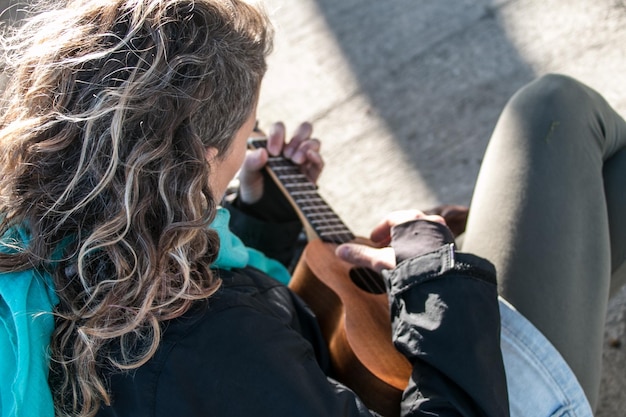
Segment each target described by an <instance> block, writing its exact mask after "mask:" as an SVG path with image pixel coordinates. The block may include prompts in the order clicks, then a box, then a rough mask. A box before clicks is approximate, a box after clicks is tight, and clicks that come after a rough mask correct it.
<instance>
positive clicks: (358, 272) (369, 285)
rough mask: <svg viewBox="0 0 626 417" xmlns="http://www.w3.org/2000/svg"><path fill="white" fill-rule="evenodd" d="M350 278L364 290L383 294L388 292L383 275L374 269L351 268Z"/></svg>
mask: <svg viewBox="0 0 626 417" xmlns="http://www.w3.org/2000/svg"><path fill="white" fill-rule="evenodd" d="M350 279H351V280H352V282H354V284H355V285H356V286H357V287H359V288H360V289H362V290H363V291H367V292H369V293H372V294H383V293H384V292H386V289H385V282H384V281H383V277H382V276H380V274H379V273H378V272H376V271H374V270H373V269H369V268H352V269H351V270H350Z"/></svg>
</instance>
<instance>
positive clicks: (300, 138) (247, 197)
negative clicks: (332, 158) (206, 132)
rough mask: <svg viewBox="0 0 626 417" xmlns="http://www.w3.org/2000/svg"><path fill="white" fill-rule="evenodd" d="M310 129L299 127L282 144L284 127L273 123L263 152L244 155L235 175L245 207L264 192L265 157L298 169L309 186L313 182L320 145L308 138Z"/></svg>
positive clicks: (318, 167)
mask: <svg viewBox="0 0 626 417" xmlns="http://www.w3.org/2000/svg"><path fill="white" fill-rule="evenodd" d="M312 133H313V126H312V125H311V124H310V123H307V122H305V123H302V124H300V126H298V128H297V129H296V131H295V133H294V135H293V137H292V138H291V140H289V142H286V140H285V138H286V136H287V135H286V130H285V125H284V124H283V123H282V122H277V123H274V124H273V125H272V126H271V127H270V130H269V134H268V135H267V149H256V150H253V151H248V153H247V154H246V158H245V160H244V162H243V165H242V167H241V171H240V172H239V183H240V184H239V198H240V199H241V201H243V202H244V203H246V204H254V203H256V202H257V201H259V200H260V199H261V197H262V196H263V191H264V183H263V181H264V179H263V174H262V172H261V170H262V169H263V167H264V166H265V164H266V163H267V159H268V157H269V155H272V156H278V155H281V154H282V156H284V157H285V158H287V159H290V160H291V161H293V162H294V163H295V164H297V165H299V166H300V167H301V169H302V173H303V174H305V175H306V176H307V177H308V178H309V180H310V181H311V182H313V183H316V182H317V179H318V178H319V176H320V174H321V172H322V169H323V168H324V161H323V159H322V157H321V155H320V146H321V143H320V141H319V140H318V139H315V138H312V137H311V135H312Z"/></svg>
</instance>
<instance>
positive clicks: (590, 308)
mask: <svg viewBox="0 0 626 417" xmlns="http://www.w3.org/2000/svg"><path fill="white" fill-rule="evenodd" d="M462 249H463V251H465V252H470V253H475V254H478V255H481V256H483V257H485V258H487V259H489V260H491V261H492V262H493V263H494V264H495V266H496V268H497V271H498V277H499V278H498V280H499V285H500V293H501V295H502V296H503V297H504V298H506V299H507V300H508V301H510V302H511V303H512V304H513V305H514V306H515V307H516V308H517V309H518V310H519V311H520V312H521V313H522V314H523V315H524V316H526V318H528V319H529V320H530V321H531V322H532V323H533V324H534V325H535V326H536V327H537V328H538V329H539V330H541V331H542V332H543V334H544V335H545V336H546V337H547V338H548V339H549V340H550V341H551V342H552V343H553V345H554V346H555V347H556V348H557V349H558V350H559V352H560V353H561V354H562V356H563V357H564V359H565V360H566V361H567V363H568V364H569V365H570V367H571V368H572V370H573V371H574V373H575V374H576V376H577V377H578V379H579V381H580V383H581V385H582V387H583V389H584V391H585V393H586V395H587V398H588V399H589V402H590V403H591V405H592V407H593V408H595V405H596V402H597V397H598V389H599V385H600V375H601V363H602V344H603V332H604V323H605V318H606V309H607V302H608V298H609V295H610V292H611V291H614V290H616V289H618V288H619V286H621V285H622V284H623V283H624V279H623V278H624V277H623V276H619V275H625V274H624V273H623V272H626V267H624V266H625V262H624V261H625V259H626V123H625V122H624V120H623V119H622V118H621V117H620V116H619V115H618V114H617V113H616V112H615V111H614V110H613V109H612V108H611V107H610V106H609V105H608V104H607V103H606V101H605V100H604V99H603V98H602V97H601V96H600V95H599V94H598V93H596V92H595V91H593V90H591V89H590V88H589V87H586V86H584V85H582V84H580V83H579V82H577V81H575V80H573V79H571V78H568V77H565V76H560V75H548V76H545V77H542V78H540V79H538V80H537V81H535V82H533V83H531V84H529V85H528V86H526V87H524V88H523V89H522V90H520V91H519V92H518V93H517V94H516V95H515V96H514V97H513V98H512V99H511V100H510V102H509V103H508V104H507V106H506V108H505V109H504V111H503V113H502V115H501V117H500V120H499V121H498V124H497V126H496V128H495V131H494V133H493V136H492V138H491V141H490V142H489V145H488V148H487V151H486V154H485V158H484V161H483V165H482V167H481V171H480V174H479V177H478V181H477V185H476V190H475V192H474V197H473V199H472V204H471V208H470V217H469V219H468V225H467V230H466V233H465V236H464V241H463V248H462ZM620 267H622V268H621V271H618V270H619V269H620Z"/></svg>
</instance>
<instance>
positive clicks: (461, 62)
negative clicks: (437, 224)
mask: <svg viewBox="0 0 626 417" xmlns="http://www.w3.org/2000/svg"><path fill="white" fill-rule="evenodd" d="M264 3H265V4H266V7H267V9H268V12H269V13H270V15H271V16H272V18H273V21H274V23H275V25H276V31H277V35H276V48H275V51H274V53H273V55H272V57H271V58H270V69H269V72H268V74H267V77H266V80H265V83H264V86H263V90H262V94H261V106H260V109H259V117H260V119H261V121H262V122H264V123H265V124H266V125H267V124H269V122H270V121H274V120H283V121H285V122H286V123H287V126H292V127H293V126H295V125H296V124H297V123H298V122H299V121H302V120H309V121H312V122H314V124H315V129H316V136H318V137H319V138H321V139H322V140H323V155H324V157H325V160H326V163H327V165H326V169H325V173H324V174H323V177H322V179H321V181H320V194H322V195H323V196H324V197H325V198H326V200H327V201H328V202H329V203H330V205H331V206H332V207H334V208H335V210H336V211H337V213H338V214H339V215H340V216H341V217H342V218H343V219H344V221H345V222H346V224H348V225H349V226H350V227H351V228H352V229H353V231H355V232H357V233H358V234H362V235H367V234H368V233H369V230H370V228H371V227H372V226H373V225H374V224H375V223H376V222H377V221H378V220H379V219H380V218H381V217H382V216H383V215H384V214H385V213H387V212H388V211H390V210H394V209H398V208H407V207H416V208H429V207H431V206H434V205H436V204H439V203H455V204H468V203H469V202H470V199H471V195H472V190H473V186H474V183H475V179H476V176H477V173H478V169H479V166H480V162H481V158H482V154H483V152H484V149H485V146H486V144H487V141H488V139H489V136H490V133H491V130H492V129H493V127H494V124H495V121H496V119H497V117H498V115H499V112H500V110H501V109H502V107H503V105H504V104H505V102H506V101H507V100H508V98H509V97H510V96H511V94H512V93H513V92H514V91H515V90H516V89H517V88H519V87H520V86H522V85H524V84H525V83H527V82H528V81H530V80H532V79H533V78H535V77H536V76H538V75H541V74H545V73H548V72H560V73H565V74H569V75H571V76H574V77H576V78H578V79H580V80H581V81H583V82H585V83H587V84H589V85H591V86H592V87H594V88H596V89H597V90H598V91H600V92H601V93H602V94H604V95H605V97H606V98H607V99H608V100H609V102H611V103H612V104H613V105H614V106H615V107H616V108H617V109H618V110H619V111H620V112H621V113H622V114H623V115H626V83H625V82H624V81H625V79H624V74H625V72H626V49H625V47H624V45H626V1H624V0H508V1H506V0H501V1H498V0H393V1H375V0H341V1H337V0H265V1H264ZM625 192H626V190H625ZM494 209H496V208H494ZM625 311H626V290H622V291H621V292H620V293H619V294H617V295H616V296H614V297H613V299H612V300H611V303H610V308H609V311H608V312H607V327H606V338H605V341H606V344H605V346H606V348H605V353H604V368H603V380H602V387H601V399H600V403H599V406H598V410H597V414H596V415H597V416H599V417H607V416H623V415H626V364H625V360H626V359H625V350H626V343H625V342H626V340H625V337H626V336H625V331H626V329H625V327H626V318H625Z"/></svg>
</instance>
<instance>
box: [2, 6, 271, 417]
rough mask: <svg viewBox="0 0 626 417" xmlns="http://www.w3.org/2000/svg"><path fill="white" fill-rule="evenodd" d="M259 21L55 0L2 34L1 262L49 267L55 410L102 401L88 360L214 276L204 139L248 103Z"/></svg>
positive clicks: (199, 293) (252, 12)
mask: <svg viewBox="0 0 626 417" xmlns="http://www.w3.org/2000/svg"><path fill="white" fill-rule="evenodd" d="M271 35H272V34H271V28H270V25H269V22H268V20H267V17H266V16H265V14H264V13H262V12H261V11H260V10H259V9H258V8H256V7H253V6H251V5H249V4H247V3H246V2H243V1H241V0H76V1H71V0H70V1H66V2H64V4H62V5H61V7H60V8H58V7H55V8H50V7H47V11H45V12H43V13H40V14H37V15H34V16H33V17H32V18H30V19H29V20H27V21H25V22H24V23H23V24H21V25H20V27H19V28H18V29H16V32H15V33H12V34H11V36H5V37H3V51H4V52H5V56H4V58H5V59H4V62H3V63H2V65H3V70H4V71H6V72H7V74H8V77H7V78H8V79H9V84H8V85H7V87H6V90H5V94H4V99H3V103H2V108H3V109H2V115H1V116H0V129H1V130H0V170H1V171H0V213H2V218H1V219H0V233H6V232H7V231H8V230H9V229H10V228H12V227H22V228H26V229H27V231H28V232H29V233H30V236H31V240H30V241H29V242H28V244H27V245H21V246H22V247H17V248H16V251H15V253H12V254H6V253H4V254H0V270H5V271H7V270H24V269H28V268H37V269H40V270H44V271H46V272H48V273H49V274H51V276H52V277H53V279H54V283H55V288H56V292H57V294H58V296H59V298H60V303H59V305H58V307H57V308H56V310H55V315H56V317H57V319H56V328H55V332H54V334H53V337H52V343H51V359H52V360H51V374H50V384H51V387H52V390H53V398H54V402H55V407H56V412H57V414H58V415H78V416H92V415H94V414H95V413H96V412H97V410H98V408H99V407H100V406H101V404H103V403H104V404H110V402H111V398H110V395H109V393H108V390H107V382H106V381H105V379H104V378H103V377H102V371H103V370H104V369H118V370H125V369H131V368H136V367H139V366H141V365H142V364H143V363H145V362H146V361H147V360H149V359H150V358H151V357H152V356H153V354H154V353H155V351H156V349H157V347H158V345H159V341H160V333H161V323H162V322H163V321H165V320H170V319H172V318H175V317H178V316H180V315H181V314H183V313H184V312H185V311H187V310H188V309H189V308H190V307H191V305H192V304H193V303H194V302H195V301H196V300H201V299H205V298H207V297H209V296H210V295H212V294H213V293H214V292H215V291H216V290H217V288H218V287H219V285H220V281H219V279H218V278H217V277H215V276H214V275H213V274H212V272H211V269H210V266H211V263H212V261H214V259H215V257H216V254H217V251H218V248H219V242H218V238H217V235H216V233H215V232H213V231H211V230H210V228H208V225H209V223H210V222H211V221H212V219H213V218H214V216H215V212H216V204H217V202H216V198H217V197H219V196H214V195H212V193H211V190H210V188H209V181H208V178H209V176H210V175H212V173H211V172H209V165H208V163H207V161H206V157H205V155H206V149H207V148H208V147H214V148H217V149H218V151H219V152H218V155H224V154H226V153H227V152H228V150H229V145H230V143H231V140H232V138H233V137H234V136H235V133H236V132H237V130H238V129H239V128H240V127H241V126H242V125H243V124H244V122H245V120H246V119H247V118H248V117H249V116H250V114H251V112H252V109H253V106H254V104H255V101H256V97H257V94H258V90H259V86H260V83H261V79H262V77H263V75H264V73H265V70H266V63H265V59H266V56H267V54H268V53H269V51H270V48H271Z"/></svg>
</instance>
